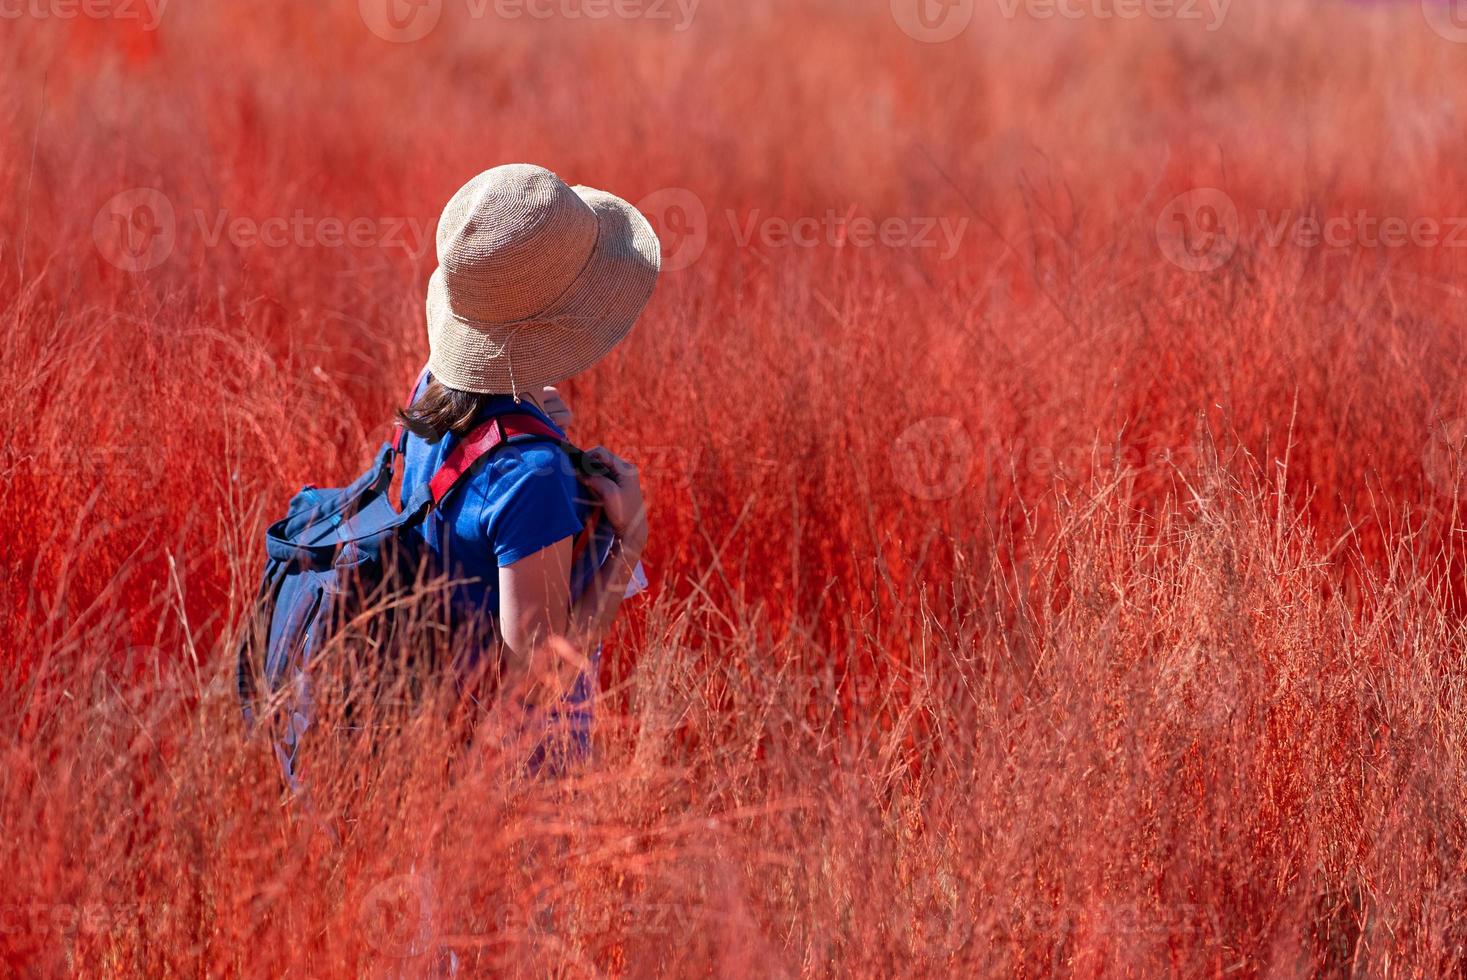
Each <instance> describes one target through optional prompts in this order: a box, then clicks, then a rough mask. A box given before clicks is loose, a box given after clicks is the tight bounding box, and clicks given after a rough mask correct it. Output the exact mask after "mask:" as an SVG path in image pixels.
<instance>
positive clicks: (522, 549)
mask: <svg viewBox="0 0 1467 980" xmlns="http://www.w3.org/2000/svg"><path fill="white" fill-rule="evenodd" d="M494 468H495V470H496V471H497V472H496V474H495V477H496V478H495V481H494V493H493V499H492V500H491V501H489V502H488V506H487V507H486V509H485V518H486V520H485V525H486V526H485V532H486V535H487V537H488V539H489V541H490V543H491V544H492V546H493V549H494V557H495V560H496V561H497V562H498V564H499V565H500V566H501V567H503V566H505V565H513V564H514V563H515V562H517V561H519V560H520V559H521V558H526V557H528V556H530V555H533V554H535V553H536V552H538V551H542V550H544V549H545V548H548V547H549V546H550V545H552V544H554V543H555V542H557V541H560V540H562V539H563V538H568V537H571V536H572V535H575V534H577V533H579V532H580V530H581V525H582V521H581V517H580V512H579V509H578V508H577V506H576V488H577V483H576V479H575V476H574V475H573V474H572V472H571V468H570V464H569V460H568V459H567V458H566V457H565V453H564V451H563V450H561V449H560V447H559V446H556V445H553V444H551V443H529V444H526V445H524V446H514V447H512V448H509V449H507V450H504V451H501V452H500V454H499V455H498V458H496V459H495V460H494Z"/></svg>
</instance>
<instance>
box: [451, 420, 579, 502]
mask: <svg viewBox="0 0 1467 980" xmlns="http://www.w3.org/2000/svg"><path fill="white" fill-rule="evenodd" d="M516 436H533V437H536V438H541V439H552V440H554V441H555V442H556V443H557V444H562V445H563V444H564V442H565V439H564V437H562V436H561V434H560V433H559V432H556V431H555V430H554V429H552V428H551V427H550V426H548V425H546V424H545V423H544V422H542V421H540V420H539V419H537V418H536V417H535V416H533V415H530V414H528V413H520V412H511V413H506V414H504V415H496V416H494V418H492V419H489V420H487V421H485V422H483V423H482V424H480V425H479V427H478V428H476V429H474V430H473V431H472V432H470V433H469V434H468V435H467V436H466V437H464V438H463V439H462V440H460V442H459V444H458V445H456V446H454V447H453V449H452V450H451V451H450V452H449V454H448V457H447V458H446V459H445V460H444V461H443V465H442V466H440V467H438V472H436V473H434V474H433V477H432V479H430V480H429V481H428V494H429V498H430V499H431V500H432V501H433V506H434V507H437V506H438V505H439V504H441V503H442V502H443V499H444V498H445V497H447V496H448V495H449V493H450V492H452V490H453V488H454V487H456V486H458V483H459V481H460V480H462V479H463V478H464V477H465V476H467V475H468V474H469V473H470V472H471V471H472V470H473V468H474V465H475V464H476V463H478V462H479V460H481V459H483V458H484V457H485V456H488V455H489V454H490V453H492V452H494V450H496V449H498V448H499V447H500V446H502V445H504V443H506V442H508V441H509V440H510V439H513V438H515V437H516Z"/></svg>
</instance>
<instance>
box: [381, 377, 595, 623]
mask: <svg viewBox="0 0 1467 980" xmlns="http://www.w3.org/2000/svg"><path fill="white" fill-rule="evenodd" d="M509 411H513V412H521V413H526V414H530V415H534V416H536V417H537V418H539V419H540V420H541V421H542V422H544V423H546V424H547V425H549V426H550V427H551V428H552V429H554V430H555V431H556V432H561V430H560V428H559V426H557V425H555V423H554V422H552V421H551V420H550V418H549V416H547V415H546V414H545V413H544V412H542V411H540V410H539V409H538V408H536V407H535V406H534V405H532V404H531V403H530V402H528V401H522V402H520V403H519V404H518V405H516V404H515V403H514V399H513V398H511V397H510V396H508V395H497V396H495V397H494V398H492V399H490V400H489V402H488V403H486V404H485V406H484V410H483V413H482V415H481V418H489V417H490V416H492V415H498V414H503V413H505V412H509ZM561 434H562V435H564V433H561ZM522 438H523V437H522ZM458 442H459V438H458V436H455V435H453V434H451V433H450V434H449V435H447V436H445V437H444V438H443V439H441V440H440V441H438V442H437V443H433V444H430V443H428V442H426V441H425V440H423V439H421V438H420V437H418V436H415V435H413V434H411V433H409V434H408V439H407V453H406V455H405V457H404V464H403V480H402V496H403V499H407V498H408V497H410V496H411V495H412V493H413V492H414V491H415V490H416V489H417V488H418V487H419V486H421V485H422V484H424V483H427V482H428V481H429V480H431V479H432V478H433V474H434V473H436V472H437V471H438V468H439V467H440V466H442V465H443V461H444V459H445V458H447V456H448V454H449V453H450V452H452V451H453V448H454V446H456V445H458ZM588 513H589V504H588V502H587V501H586V500H585V499H584V493H583V492H582V491H581V490H580V484H579V483H578V481H577V480H576V477H575V471H574V470H573V469H572V467H571V462H570V458H569V457H568V456H567V455H566V453H565V450H564V449H562V448H561V447H560V446H559V445H557V444H556V443H555V442H552V441H551V440H549V439H523V441H521V439H516V440H515V441H514V442H512V443H509V444H508V445H505V446H501V447H499V448H498V449H496V450H495V451H494V452H492V453H491V454H490V455H489V458H488V459H486V460H482V461H481V462H480V463H479V464H478V466H477V468H476V469H475V470H474V471H473V472H472V473H471V474H470V475H469V476H468V477H467V478H466V479H465V480H464V482H463V483H461V484H459V486H458V487H457V488H456V489H455V490H454V491H453V493H451V494H450V495H449V496H448V498H447V499H446V500H445V501H444V502H443V505H442V506H441V507H439V508H438V509H436V510H434V511H433V512H432V513H430V514H429V516H428V519H427V520H426V521H424V522H423V523H422V525H421V526H420V528H419V529H418V533H419V534H421V535H422V536H423V537H424V539H425V541H426V543H427V545H428V547H429V549H431V550H432V551H433V553H434V554H436V555H437V556H438V557H439V559H440V561H441V562H443V565H442V566H441V567H443V568H444V569H445V570H446V571H448V572H449V574H451V575H452V576H453V577H454V578H455V579H467V580H468V581H466V582H464V583H463V584H462V585H458V586H456V587H455V590H454V595H453V607H454V612H455V614H456V615H458V616H464V617H477V616H486V615H487V616H493V617H494V618H495V619H496V620H497V619H498V616H499V569H500V567H501V566H504V565H513V564H514V563H515V562H517V561H519V560H520V559H521V558H525V557H527V556H529V555H533V554H535V553H536V552H537V551H540V550H542V549H544V548H546V547H548V546H550V545H552V544H554V543H555V542H557V541H560V540H561V539H563V538H568V537H571V536H573V535H575V534H576V533H578V532H579V531H580V530H581V527H582V526H583V525H584V524H585V521H586V517H587V514H588Z"/></svg>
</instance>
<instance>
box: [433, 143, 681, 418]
mask: <svg viewBox="0 0 1467 980" xmlns="http://www.w3.org/2000/svg"><path fill="white" fill-rule="evenodd" d="M661 257H662V256H661V250H660V246H659V245H658V242H657V234H656V233H655V232H654V231H653V230H652V226H651V225H650V224H648V223H647V219H646V218H644V217H642V214H641V212H639V211H638V210H637V209H636V208H634V207H632V206H631V205H630V204H628V203H627V202H626V201H623V200H622V199H621V198H619V197H616V196H615V195H613V194H608V193H606V192H605V191H598V190H593V189H592V188H589V187H580V186H576V187H569V186H567V185H566V183H565V182H564V181H562V180H561V179H560V178H559V177H557V176H556V175H555V174H553V173H551V172H550V171H549V170H546V169H545V168H544V167H536V166H533V165H531V164H528V163H511V164H506V165H505V166H502V167H495V168H494V169H493V170H486V171H484V172H483V173H481V174H479V176H477V177H475V178H474V179H473V180H471V181H469V182H468V183H467V184H465V185H464V186H463V187H462V188H461V189H460V190H459V192H458V193H457V194H455V195H453V199H452V200H450V201H449V202H448V206H447V207H446V208H444V209H443V217H442V218H441V219H439V222H438V269H437V271H436V272H434V273H433V277H432V278H431V279H430V280H429V281H428V345H429V347H430V348H431V351H432V352H431V354H430V355H429V358H428V369H429V370H430V371H432V372H433V376H434V377H435V378H437V379H438V380H439V381H441V382H443V383H444V384H445V385H448V386H449V387H450V388H457V389H459V390H460V391H474V392H483V393H495V394H511V393H514V392H517V391H529V390H531V389H535V388H538V387H540V386H542V385H547V384H553V383H554V382H556V381H560V380H563V379H565V378H568V377H570V376H571V375H573V374H576V373H577V372H579V371H584V370H585V369H586V368H588V367H590V366H591V365H592V364H594V363H596V361H598V360H600V359H601V357H602V356H603V355H605V354H606V352H607V351H609V350H611V348H613V347H615V346H616V344H617V342H618V341H620V340H621V339H622V338H623V337H625V336H626V334H627V331H628V330H630V329H631V328H632V324H633V323H635V322H636V319H637V316H638V315H639V314H640V313H641V312H642V307H643V306H645V305H646V304H647V299H648V297H650V296H651V295H652V287H653V286H654V285H656V282H657V270H658V267H659V266H660V265H661Z"/></svg>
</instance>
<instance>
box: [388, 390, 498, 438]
mask: <svg viewBox="0 0 1467 980" xmlns="http://www.w3.org/2000/svg"><path fill="white" fill-rule="evenodd" d="M492 397H493V396H492V395H480V394H476V393H474V392H472V391H459V390H458V389H457V388H450V387H448V386H447V385H445V384H443V383H441V382H440V381H439V380H438V379H437V378H430V379H428V387H426V388H424V389H423V393H422V394H421V395H419V396H418V397H417V400H416V401H414V402H413V403H412V404H411V405H409V406H408V407H407V408H399V409H398V410H397V418H398V421H400V422H401V423H402V424H403V426H404V427H405V428H406V429H407V430H408V431H409V432H411V433H412V434H413V435H415V436H418V437H420V438H422V439H424V440H426V441H428V442H430V443H433V442H438V441H439V440H440V439H442V438H443V437H444V436H446V435H448V434H449V433H450V432H452V433H454V434H455V435H463V434H464V433H466V432H468V431H469V429H471V428H473V425H474V420H475V419H477V418H478V416H479V409H481V408H483V407H484V403H485V402H486V401H488V400H489V399H490V398H492Z"/></svg>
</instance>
